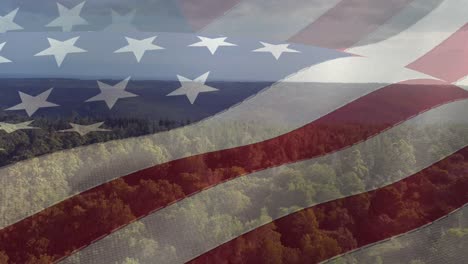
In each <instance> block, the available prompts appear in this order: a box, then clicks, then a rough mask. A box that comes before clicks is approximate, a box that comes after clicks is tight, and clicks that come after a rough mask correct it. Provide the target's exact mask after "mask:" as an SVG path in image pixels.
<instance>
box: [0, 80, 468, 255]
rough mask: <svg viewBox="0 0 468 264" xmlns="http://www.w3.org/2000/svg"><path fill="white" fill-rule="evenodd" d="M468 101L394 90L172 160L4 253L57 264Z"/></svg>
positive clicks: (101, 193)
mask: <svg viewBox="0 0 468 264" xmlns="http://www.w3.org/2000/svg"><path fill="white" fill-rule="evenodd" d="M467 98H468V92H466V91H465V90H463V89H461V88H459V87H456V86H453V85H445V84H442V83H441V82H435V81H419V82H418V84H415V82H405V83H399V84H393V85H389V86H387V87H384V88H382V89H380V90H378V91H375V92H373V93H371V94H368V95H366V96H365V97H363V98H360V99H358V100H356V101H354V102H352V103H350V104H348V105H346V106H344V107H342V108H340V109H338V110H336V111H334V112H332V113H330V114H328V115H326V116H324V117H322V118H320V119H318V120H316V121H314V122H312V123H310V124H308V125H306V126H304V127H302V128H299V129H297V130H295V131H292V132H290V133H287V134H285V135H282V136H279V137H276V138H274V139H270V140H266V141H263V142H260V143H256V144H252V145H247V146H242V147H237V148H233V149H227V150H221V151H216V152H211V153H206V154H201V155H196V156H192V157H188V158H183V159H179V160H174V161H171V162H167V163H164V164H160V165H157V166H154V167H152V168H148V169H145V170H142V171H140V172H136V173H133V174H131V175H127V176H125V177H122V178H119V179H116V180H113V181H111V182H109V183H106V184H103V185H100V186H97V187H95V188H93V189H90V190H88V191H86V192H83V193H81V194H79V195H76V196H74V197H71V198H69V199H67V200H65V201H63V202H61V203H59V204H56V205H54V206H52V207H49V208H47V209H45V210H43V211H42V212H40V213H37V214H35V215H33V216H31V217H28V218H26V219H24V220H22V221H20V222H18V223H16V224H14V225H11V226H9V227H7V228H5V229H3V230H0V238H1V240H0V251H2V250H3V251H4V252H5V253H6V254H7V255H8V256H9V258H10V259H11V260H12V261H17V262H20V263H23V262H25V261H26V259H25V258H28V256H39V255H49V256H52V258H53V259H54V260H57V259H60V258H62V257H64V256H66V255H68V254H70V252H72V251H73V250H76V249H79V248H82V247H84V246H87V245H88V244H90V243H91V242H92V241H94V240H96V239H98V238H101V237H103V236H105V235H107V234H109V233H111V232H113V231H115V230H116V229H118V228H120V227H122V226H124V225H127V224H129V223H130V222H132V221H134V220H135V219H137V218H141V217H144V216H146V215H148V214H149V213H152V212H154V211H155V210H158V209H160V208H161V207H164V206H167V205H168V204H171V203H174V202H176V201H177V200H180V199H183V198H184V197H186V196H188V195H192V194H194V193H196V192H198V191H201V190H203V189H206V188H209V187H212V186H214V185H216V184H219V183H222V182H224V181H227V180H230V179H233V178H235V177H239V176H242V175H246V174H248V173H252V172H254V171H258V170H263V169H266V168H270V167H274V166H279V165H282V164H286V163H291V162H296V161H300V160H303V159H310V158H313V157H317V156H320V155H324V154H326V153H330V152H333V151H336V150H339V149H342V148H344V147H347V146H350V145H352V144H355V143H357V142H359V141H362V140H365V139H367V138H369V137H371V136H373V135H375V134H377V133H380V132H382V131H383V130H385V129H388V128H390V127H391V126H394V125H396V124H398V123H399V122H402V121H404V120H406V119H408V118H410V117H412V116H414V115H417V114H418V113H420V112H421V111H424V110H427V109H430V108H432V107H434V106H437V105H440V104H443V103H447V102H450V101H454V100H459V99H467ZM31 226H34V228H33V229H31ZM39 239H43V240H47V241H48V246H47V247H44V246H38V245H36V244H34V243H31V242H28V241H40V240H39ZM38 243H39V242H38Z"/></svg>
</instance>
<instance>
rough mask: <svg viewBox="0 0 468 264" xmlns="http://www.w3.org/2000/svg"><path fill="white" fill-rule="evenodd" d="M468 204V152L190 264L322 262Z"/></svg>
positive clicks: (305, 214) (288, 220) (235, 242)
mask: <svg viewBox="0 0 468 264" xmlns="http://www.w3.org/2000/svg"><path fill="white" fill-rule="evenodd" d="M467 202H468V148H465V149H463V150H461V151H459V152H458V153H456V154H453V155H451V156H450V157H448V158H446V159H444V160H443V161H441V162H438V163H436V164H434V165H432V166H431V167H429V168H427V169H425V170H423V171H421V172H419V173H417V174H415V175H412V176H411V177H409V178H406V179H404V180H402V181H400V182H397V183H394V184H392V185H389V186H386V187H384V188H380V189H378V190H375V191H371V192H368V193H363V194H359V195H355V196H351V197H346V198H342V199H339V200H335V201H331V202H327V203H324V204H320V205H317V206H313V207H311V208H308V209H305V210H302V211H299V212H297V213H294V214H291V215H288V216H286V217H283V218H280V219H278V220H276V221H273V222H272V223H269V224H267V225H264V226H262V227H260V228H258V229H255V230H253V231H251V232H249V233H246V234H244V235H242V236H239V237H237V238H236V239H234V240H231V241H229V242H227V243H225V244H223V245H221V246H219V247H217V248H216V249H213V250H211V251H209V252H207V253H205V254H203V255H202V256H200V257H198V258H196V259H194V260H192V261H191V262H190V263H192V264H195V263H255V264H257V263H318V262H321V261H324V260H326V259H329V258H331V257H334V256H336V255H339V254H343V253H346V252H348V251H350V250H353V249H356V248H359V247H363V246H365V245H369V244H371V243H375V242H378V241H382V240H384V239H387V238H390V237H392V236H395V235H398V234H402V233H406V232H408V231H410V230H413V229H416V228H418V227H421V226H423V225H425V224H428V223H431V222H433V221H434V220H436V219H438V218H441V217H443V216H444V215H447V214H448V213H450V212H452V211H454V210H455V209H457V208H460V207H462V206H463V205H464V204H466V203H467Z"/></svg>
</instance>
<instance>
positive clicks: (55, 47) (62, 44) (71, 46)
mask: <svg viewBox="0 0 468 264" xmlns="http://www.w3.org/2000/svg"><path fill="white" fill-rule="evenodd" d="M78 38H80V37H74V38H71V39H69V40H65V41H59V40H56V39H53V38H47V40H48V41H49V44H50V47H49V48H47V49H45V50H43V51H41V52H39V53H37V54H36V55H34V56H54V57H55V61H56V62H57V66H58V67H60V66H61V65H62V62H63V60H65V57H66V56H67V55H68V54H71V53H82V52H86V50H84V49H81V48H78V47H76V46H75V42H76V41H77V40H78Z"/></svg>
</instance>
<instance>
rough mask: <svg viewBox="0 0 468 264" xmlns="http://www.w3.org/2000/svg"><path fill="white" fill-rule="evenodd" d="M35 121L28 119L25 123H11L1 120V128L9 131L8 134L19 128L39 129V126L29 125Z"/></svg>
mask: <svg viewBox="0 0 468 264" xmlns="http://www.w3.org/2000/svg"><path fill="white" fill-rule="evenodd" d="M32 122H34V120H33V121H26V122H23V123H18V124H10V123H5V122H0V130H3V131H5V132H7V133H8V134H10V133H13V132H15V131H17V130H22V129H39V128H38V127H30V126H29V125H30V124H31V123H32Z"/></svg>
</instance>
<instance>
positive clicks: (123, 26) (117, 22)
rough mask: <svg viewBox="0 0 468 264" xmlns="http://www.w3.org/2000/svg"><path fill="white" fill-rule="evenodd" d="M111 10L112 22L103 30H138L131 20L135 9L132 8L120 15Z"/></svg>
mask: <svg viewBox="0 0 468 264" xmlns="http://www.w3.org/2000/svg"><path fill="white" fill-rule="evenodd" d="M111 12H112V24H110V25H109V26H107V27H106V28H105V29H104V31H111V32H132V31H138V29H137V28H136V27H135V26H133V24H132V21H133V19H134V18H135V14H136V11H135V10H132V11H130V12H128V13H127V14H125V15H121V14H119V13H117V12H115V11H114V10H113V9H111Z"/></svg>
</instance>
